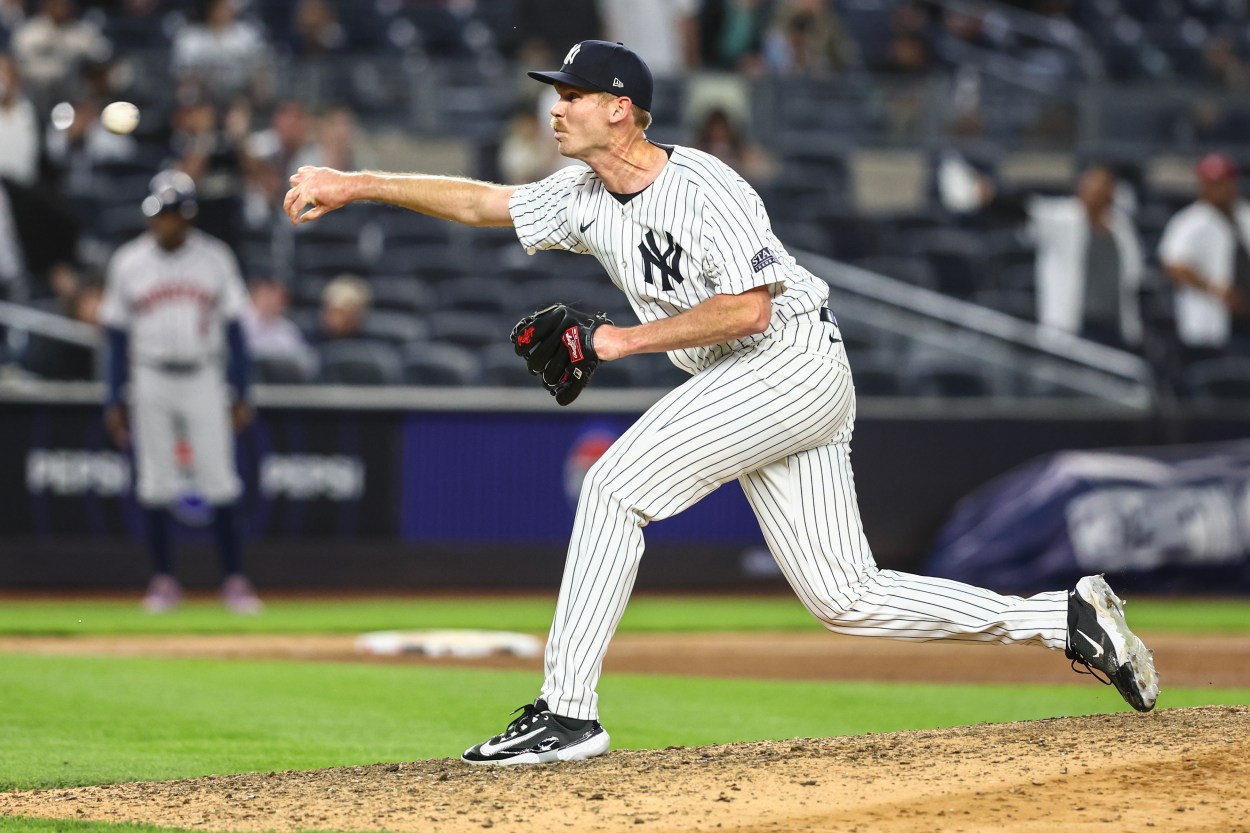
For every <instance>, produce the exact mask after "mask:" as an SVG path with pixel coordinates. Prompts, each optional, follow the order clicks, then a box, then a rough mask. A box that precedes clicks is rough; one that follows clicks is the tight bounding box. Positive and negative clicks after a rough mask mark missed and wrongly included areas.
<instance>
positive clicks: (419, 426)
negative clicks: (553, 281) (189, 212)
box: [0, 402, 1250, 590]
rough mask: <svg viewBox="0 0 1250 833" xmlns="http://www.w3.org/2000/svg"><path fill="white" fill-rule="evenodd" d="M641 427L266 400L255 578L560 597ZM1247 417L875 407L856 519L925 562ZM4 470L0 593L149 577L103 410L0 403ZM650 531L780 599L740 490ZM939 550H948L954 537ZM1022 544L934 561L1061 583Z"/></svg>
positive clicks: (1000, 582)
mask: <svg viewBox="0 0 1250 833" xmlns="http://www.w3.org/2000/svg"><path fill="white" fill-rule="evenodd" d="M634 418H635V414H634V413H628V412H622V413H612V412H608V413H602V412H598V413H597V412H591V411H589V410H582V411H579V410H578V409H577V408H576V407H574V408H568V409H557V408H555V407H554V406H553V407H552V408H551V409H550V410H546V409H543V410H534V409H522V410H519V411H516V412H512V411H506V410H482V411H447V410H417V409H400V408H393V409H378V410H349V409H338V408H335V409H330V408H317V407H299V408H297V407H272V408H265V409H262V410H261V412H260V416H259V419H258V421H257V423H256V424H255V425H253V426H252V427H251V428H250V429H249V430H248V432H246V434H245V435H243V436H242V437H241V438H240V440H239V444H238V449H237V453H238V461H239V467H240V471H241V473H242V475H243V479H244V483H245V496H244V505H243V513H242V514H243V517H244V519H245V523H246V525H247V533H248V553H247V557H248V562H249V565H250V570H251V572H252V573H253V575H254V576H255V577H256V579H257V581H258V583H260V584H262V585H264V586H269V587H276V586H285V587H292V588H301V587H302V588H313V589H344V588H381V589H422V588H432V587H501V588H504V587H537V588H554V587H555V586H556V585H557V584H558V581H559V576H560V570H561V566H562V563H563V558H564V547H565V542H566V539H567V535H568V532H569V530H570V528H571V526H572V519H573V511H574V506H575V503H576V494H577V490H578V487H579V485H580V482H581V479H582V477H583V476H584V475H585V472H586V470H587V469H588V468H589V466H590V465H591V463H592V462H593V461H594V460H595V459H597V458H598V456H599V454H600V453H602V451H603V449H604V448H606V446H607V444H609V443H610V442H611V441H612V440H613V439H615V437H617V436H618V435H619V434H620V433H621V432H622V431H624V430H625V429H626V428H627V427H628V425H629V424H630V423H631V422H632V420H633V419H634ZM1248 424H1250V423H1248V422H1247V420H1245V419H1244V418H1240V417H1225V418H1214V417H1208V418H1190V419H1187V420H1183V421H1173V422H1169V423H1167V424H1164V423H1160V422H1158V421H1157V420H1155V419H1153V418H1149V417H1145V416H1141V415H1134V414H1112V415H1108V414H1103V415H1101V416H1091V417H1088V418H1082V417H1080V416H1079V415H1075V416H1073V415H1069V416H1067V417H1065V418H1051V419H1045V418H1042V417H1040V416H1034V415H1031V414H1029V413H1027V412H1026V413H1017V414H1015V415H1006V416H987V415H985V414H978V413H972V412H967V411H966V412H965V413H964V415H963V416H960V415H947V416H943V415H941V414H940V413H939V414H936V415H932V414H931V415H913V414H911V413H906V412H901V411H895V412H893V413H891V414H878V415H874V414H873V413H872V409H871V408H866V409H864V410H861V415H860V419H859V422H858V425H857V428H856V433H855V440H854V442H853V444H852V447H853V459H854V462H855V469H856V471H855V478H856V488H857V490H858V493H859V500H860V507H861V512H862V515H863V519H864V527H865V530H866V532H867V534H868V539H869V541H870V543H871V544H872V546H873V550H874V553H875V554H876V556H877V560H878V563H880V564H881V565H882V566H886V567H891V568H895V569H905V570H913V571H916V570H924V569H926V563H925V558H926V554H928V553H929V552H930V551H931V550H932V549H933V548H934V543H935V541H937V540H938V538H939V532H940V531H941V530H942V528H943V527H944V526H945V525H947V523H948V522H949V521H951V518H952V513H953V512H955V509H956V506H957V505H958V504H959V503H960V501H961V500H963V499H964V498H965V497H967V496H969V495H972V494H973V493H974V492H977V490H978V489H981V488H982V487H986V485H987V484H989V483H991V482H992V481H994V480H995V479H996V478H999V477H1002V476H1004V475H1006V474H1007V473H1008V472H1010V471H1012V470H1013V469H1014V468H1016V467H1018V466H1022V465H1028V464H1030V462H1031V461H1035V460H1044V459H1046V456H1047V455H1052V454H1056V453H1060V452H1068V451H1079V450H1096V449H1107V448H1116V447H1124V446H1137V447H1143V448H1156V447H1157V448H1161V447H1165V446H1166V447H1170V448H1174V449H1178V450H1177V452H1176V453H1182V452H1181V451H1180V450H1179V449H1180V446H1182V445H1185V444H1190V443H1195V442H1203V441H1217V440H1234V439H1243V438H1245V437H1247V436H1248V435H1250V429H1247V425H1248ZM1165 441H1166V442H1165ZM0 460H2V461H3V465H2V466H0V505H2V506H3V507H4V510H3V511H2V512H0V586H9V587H13V586H18V587H79V586H80V587H109V586H113V587H120V586H133V585H135V584H138V583H141V582H142V581H143V580H144V578H145V577H146V575H147V564H146V557H145V556H144V552H143V546H142V536H141V528H142V527H141V524H140V518H141V515H140V512H139V511H138V507H137V506H136V505H135V503H134V500H133V497H132V495H131V493H132V487H133V476H134V475H133V467H132V465H131V461H130V458H129V456H128V455H127V454H125V453H122V452H120V451H118V450H117V449H114V448H112V447H111V446H110V445H109V444H108V441H107V440H106V438H105V435H104V431H103V429H102V426H101V424H100V410H99V407H98V406H95V405H91V404H67V403H30V402H9V403H5V404H4V406H3V407H0ZM1038 465H1042V464H1038ZM981 494H982V495H984V494H985V493H984V492H983V493H981ZM980 499H981V498H976V499H974V500H980ZM1009 503H1010V501H1009ZM969 505H971V504H967V503H966V504H964V510H965V511H966V510H967V507H968V506H969ZM176 508H177V514H178V516H179V517H180V518H181V519H182V520H183V523H182V524H181V525H180V527H179V530H178V537H177V544H178V548H177V549H178V554H179V569H180V571H181V572H182V574H183V575H184V576H185V577H186V578H187V580H188V582H189V583H190V584H192V585H196V584H201V585H203V586H211V585H212V584H213V582H215V581H216V578H217V577H216V573H215V563H214V562H215V559H213V558H212V553H211V549H210V547H209V545H208V544H209V537H208V535H207V533H206V530H205V528H204V527H203V526H200V525H199V524H201V523H202V521H203V511H202V507H199V506H198V504H197V501H195V500H194V496H188V497H187V500H185V501H183V502H181V503H180V504H179V506H178V507H176ZM1055 511H1060V514H1061V513H1062V512H1061V510H1056V509H1055V507H1053V506H1052V507H1049V508H1045V511H1043V508H1041V507H1034V508H1027V507H1026V508H1024V509H1023V510H1022V515H1021V516H1020V517H1016V518H1015V519H1014V520H1013V521H1012V523H1011V524H1010V525H1009V527H1010V528H1008V529H1005V530H999V531H998V532H997V533H996V535H997V536H998V537H997V538H995V539H994V540H995V541H996V542H997V543H996V544H995V546H999V550H1000V551H1001V549H1002V547H1001V546H1000V544H1001V540H1002V539H1007V540H1015V541H1019V542H1020V543H1021V544H1022V545H1023V544H1025V543H1028V542H1030V541H1033V540H1034V537H1035V536H1034V533H1033V532H1029V530H1031V529H1034V528H1036V527H1037V526H1038V525H1039V524H1042V525H1044V524H1046V523H1050V524H1051V527H1052V528H1054V520H1053V517H1054V512H1055ZM1047 512H1049V513H1050V515H1047V514H1046V513H1047ZM1046 517H1051V520H1050V521H1047V520H1045V518H1046ZM1091 528H1092V527H1091ZM645 534H646V540H647V555H646V557H645V558H644V559H643V563H642V567H641V569H640V572H639V584H640V586H643V587H648V586H650V587H657V588H666V587H669V588H682V589H694V588H717V587H740V588H744V589H747V588H768V587H778V588H780V587H783V586H784V582H783V581H782V579H781V578H780V577H779V574H778V572H777V571H776V568H775V565H773V564H772V562H771V559H770V558H769V556H768V554H767V551H766V549H765V547H764V543H763V537H762V536H761V534H760V532H759V530H758V528H757V527H756V524H755V519H754V516H753V514H752V513H751V510H750V508H749V506H748V505H747V503H746V500H745V499H744V498H743V496H742V492H741V490H740V489H739V487H738V486H737V484H736V483H728V484H725V485H724V486H722V487H721V488H720V489H719V490H718V491H716V492H715V493H713V494H712V495H711V496H709V497H708V498H707V499H705V500H704V501H702V502H701V503H699V504H698V505H696V506H695V507H693V508H692V509H690V510H688V511H687V512H685V513H683V514H681V515H678V516H676V517H674V518H671V519H668V520H665V521H660V522H656V523H653V524H650V525H649V526H648V527H647V529H646V533H645ZM942 540H943V541H950V540H954V539H953V538H951V535H950V534H949V532H948V534H947V535H946V536H945V537H944V538H943V539H942ZM967 540H968V539H966V538H965V539H963V543H965V544H966V542H967ZM1029 546H1032V547H1033V548H1032V549H1030V550H1027V552H1028V553H1031V554H1027V555H1025V556H1023V558H1024V560H1025V561H1028V560H1029V559H1034V560H1035V561H1036V563H1037V566H1038V568H1039V570H1038V571H1037V572H1036V573H1035V574H1028V572H1027V569H1026V570H1023V571H1022V570H1021V568H1020V565H1019V561H1020V559H1019V558H1017V561H1016V562H1015V565H1014V566H1012V567H1011V568H1010V569H1006V568H999V567H997V566H995V565H993V564H990V563H987V562H984V561H977V560H976V559H969V558H968V557H967V552H966V547H965V549H964V550H961V555H960V560H959V564H958V565H955V563H954V562H952V561H951V560H950V559H945V560H943V558H942V557H939V555H937V554H935V557H934V560H933V561H932V562H931V563H932V565H933V569H938V570H943V571H950V574H952V575H959V576H960V577H962V578H967V579H969V580H974V581H977V583H981V584H986V585H989V586H994V587H997V588H998V589H1003V590H1021V589H1029V588H1032V587H1033V586H1034V585H1036V584H1037V583H1039V582H1040V583H1041V584H1043V585H1046V586H1049V585H1050V584H1052V583H1054V582H1058V580H1059V579H1060V577H1061V575H1065V576H1066V575H1067V573H1063V572H1062V571H1060V572H1055V571H1053V570H1052V569H1051V567H1050V566H1048V565H1051V564H1052V561H1051V560H1048V559H1050V558H1051V556H1049V555H1047V554H1046V552H1049V551H1043V548H1042V547H1041V545H1033V544H1029ZM989 552H990V551H989V550H986V552H985V553H982V554H981V555H985V556H987V557H988V555H987V554H988V553H989ZM978 557H980V556H978ZM953 565H954V566H953ZM961 565H969V566H967V567H966V568H965V567H964V566H961ZM956 566H959V569H961V570H962V572H954V570H955V568H956ZM1067 566H1068V567H1071V564H1069V565H1067ZM1112 569H1114V565H1112ZM1193 575H1195V573H1193V571H1186V572H1185V578H1184V580H1183V581H1181V580H1179V579H1178V580H1177V581H1176V582H1174V583H1173V584H1168V583H1166V582H1165V583H1164V585H1163V589H1167V588H1168V587H1176V588H1184V589H1186V590H1194V589H1200V588H1198V587H1196V586H1194V584H1193V582H1192V581H1190V579H1191V578H1192V576H1193ZM1026 585H1027V588H1026ZM1056 586H1057V585H1056ZM1228 587H1229V585H1228V584H1227V583H1225V584H1224V585H1223V586H1222V587H1214V588H1213V589H1217V590H1218V589H1227V588H1228Z"/></svg>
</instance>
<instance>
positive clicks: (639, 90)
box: [529, 40, 655, 111]
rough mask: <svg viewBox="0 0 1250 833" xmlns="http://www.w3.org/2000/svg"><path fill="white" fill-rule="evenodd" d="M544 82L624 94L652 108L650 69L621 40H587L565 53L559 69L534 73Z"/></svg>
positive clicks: (533, 75) (644, 107)
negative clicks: (615, 41) (616, 41)
mask: <svg viewBox="0 0 1250 833" xmlns="http://www.w3.org/2000/svg"><path fill="white" fill-rule="evenodd" d="M529 76H530V78H534V79H536V80H538V81H542V82H543V83H544V84H568V85H569V86H570V87H576V88H577V89H579V90H599V91H600V92H605V93H612V94H613V95H619V96H625V97H626V98H629V99H630V100H632V101H633V102H634V106H635V107H638V108H640V109H642V110H648V111H649V110H650V109H651V95H652V92H653V89H654V86H655V85H654V82H653V81H652V79H651V70H650V69H648V68H647V65H646V63H645V62H644V61H643V60H642V58H639V57H638V54H637V53H636V52H634V51H633V50H632V49H630V48H629V47H627V46H625V45H624V44H621V43H611V42H609V41H603V40H584V41H582V42H581V43H579V44H575V45H574V46H573V48H572V49H570V50H569V51H568V54H567V55H565V56H564V65H563V66H562V67H560V69H559V70H558V71H557V72H531V73H529Z"/></svg>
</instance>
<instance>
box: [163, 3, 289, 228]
mask: <svg viewBox="0 0 1250 833" xmlns="http://www.w3.org/2000/svg"><path fill="white" fill-rule="evenodd" d="M196 6H197V11H196V14H195V22H194V23H191V24H188V25H187V26H185V27H183V28H182V29H181V30H179V32H178V33H177V34H176V35H175V36H174V42H173V57H172V62H173V71H174V77H175V78H176V79H178V81H179V83H180V84H183V85H185V84H186V83H188V82H190V83H192V84H193V85H194V86H196V87H198V88H200V89H202V90H204V91H205V92H207V94H208V95H209V96H210V97H211V98H212V99H213V100H214V101H216V102H218V103H226V102H229V101H231V100H233V99H234V98H235V97H237V96H240V95H243V96H246V97H249V98H251V99H252V100H253V101H257V102H264V101H268V100H269V99H270V90H271V89H272V81H271V79H270V78H269V67H268V62H267V60H266V56H267V55H268V54H269V52H270V50H269V46H268V44H267V43H266V42H265V39H264V37H263V36H262V34H261V32H260V30H259V29H257V28H256V27H255V26H253V25H252V24H251V23H249V22H247V21H245V20H239V19H238V17H237V15H236V11H235V2H234V0H199V1H198V2H197V4H196ZM210 234H211V232H210Z"/></svg>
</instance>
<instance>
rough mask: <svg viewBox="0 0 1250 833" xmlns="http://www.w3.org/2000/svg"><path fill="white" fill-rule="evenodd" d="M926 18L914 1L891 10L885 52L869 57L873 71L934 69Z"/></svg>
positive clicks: (916, 72) (900, 72) (898, 72)
mask: <svg viewBox="0 0 1250 833" xmlns="http://www.w3.org/2000/svg"><path fill="white" fill-rule="evenodd" d="M933 65H934V60H933V43H932V38H931V37H930V35H929V18H928V16H927V14H926V13H925V11H924V9H922V8H920V6H919V4H917V3H915V2H910V3H903V4H902V5H900V6H899V7H898V8H896V9H895V10H894V11H892V12H891V13H890V40H889V42H888V43H887V44H886V48H885V50H884V52H883V53H882V54H880V55H877V56H873V57H871V58H869V59H868V66H869V68H870V69H872V70H874V71H876V72H885V73H890V74H893V75H923V74H925V73H927V72H929V70H931V69H933Z"/></svg>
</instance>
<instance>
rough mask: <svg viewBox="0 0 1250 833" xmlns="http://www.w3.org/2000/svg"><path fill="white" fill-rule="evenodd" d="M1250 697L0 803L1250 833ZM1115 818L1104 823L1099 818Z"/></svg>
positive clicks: (350, 817)
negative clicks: (918, 728) (1238, 701)
mask: <svg viewBox="0 0 1250 833" xmlns="http://www.w3.org/2000/svg"><path fill="white" fill-rule="evenodd" d="M1246 784H1250V708H1244V707H1207V708H1201V709H1168V710H1164V711H1160V712H1156V713H1153V714H1148V715H1137V714H1114V715H1099V716H1095V717H1082V718H1060V719H1054V720H1042V721H1033V722H1027V723H1011V724H999V725H983V726H974V727H968V728H960V729H950V730H938V731H925V732H899V733H893V734H881V735H861V736H855V737H847V738H830V739H821V740H811V739H800V740H792V741H780V742H778V741H770V742H761V743H740V744H732V745H728V746H709V747H699V748H670V749H665V750H650V751H620V752H613V753H611V754H609V755H607V756H606V757H603V758H599V759H596V760H593V761H588V762H584V763H575V764H559V765H555V766H548V767H522V768H516V769H509V768H504V769H498V768H478V767H471V766H468V765H466V764H462V763H460V762H459V761H455V760H436V761H417V762H415V763H392V764H378V765H375V766H369V767H350V768H344V769H331V770H320V771H314V772H280V773H265V774H249V775H234V776H222V777H212V778H196V779H191V780H185V781H170V782H162V783H141V784H118V785H113V786H103V787H84V788H80V789H72V790H42V791H30V792H16V793H7V794H0V813H2V814H7V815H26V816H45V817H56V818H68V819H99V820H105V821H135V822H150V823H154V824H163V825H173V826H178V827H189V828H207V829H211V830H269V829H276V830H281V831H287V830H310V829H336V830H345V831H361V830H378V829H385V830H390V831H418V830H421V831H431V830H436V831H469V830H473V831H480V830H482V829H484V828H492V827H498V828H500V829H504V830H508V831H517V833H538V832H539V831H551V830H577V831H609V830H611V831H619V830H622V829H641V830H652V831H692V830H710V829H720V830H738V831H780V830H786V831H791V830H839V831H861V830H862V831H869V830H871V831H874V833H876V832H877V831H884V833H913V831H925V833H933V831H938V830H949V831H956V830H962V831H990V830H993V831H1013V833H1014V832H1015V831H1037V833H1053V831H1055V830H1086V829H1099V830H1112V829H1114V830H1131V831H1138V830H1142V831H1144V830H1145V829H1146V828H1148V827H1153V828H1157V829H1160V830H1168V831H1210V830H1220V831H1228V833H1250V822H1248V821H1246V820H1247V819H1250V797H1248V796H1247V793H1246V790H1245V785H1246ZM1104 825H1110V826H1104Z"/></svg>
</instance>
